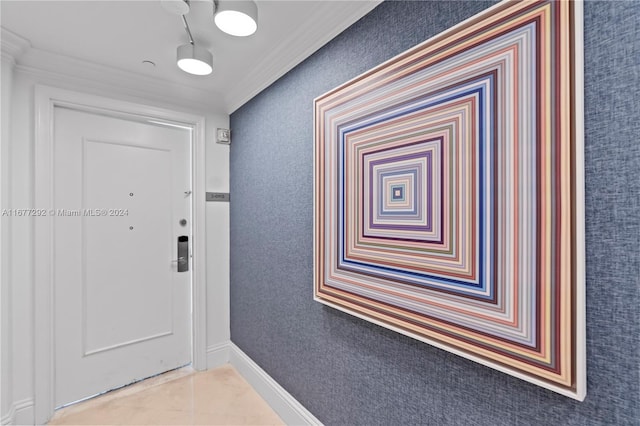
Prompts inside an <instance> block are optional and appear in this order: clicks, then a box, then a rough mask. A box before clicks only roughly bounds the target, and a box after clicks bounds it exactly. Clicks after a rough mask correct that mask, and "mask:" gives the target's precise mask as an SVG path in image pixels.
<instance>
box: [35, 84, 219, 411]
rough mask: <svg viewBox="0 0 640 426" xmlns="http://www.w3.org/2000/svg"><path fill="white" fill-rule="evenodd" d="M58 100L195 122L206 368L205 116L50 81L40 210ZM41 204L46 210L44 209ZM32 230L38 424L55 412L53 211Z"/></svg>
mask: <svg viewBox="0 0 640 426" xmlns="http://www.w3.org/2000/svg"><path fill="white" fill-rule="evenodd" d="M56 106H65V107H71V108H73V109H76V110H80V111H89V112H98V113H101V114H105V115H108V116H115V117H123V116H129V117H131V116H135V117H136V119H139V120H141V121H149V120H152V121H156V122H161V123H167V124H178V125H181V126H187V127H191V129H192V137H191V180H192V184H193V188H192V190H193V196H192V206H191V207H192V215H193V219H192V220H193V222H192V224H193V227H192V235H193V238H192V240H193V242H192V249H193V263H192V269H193V275H192V283H193V284H192V285H193V287H192V292H191V293H192V307H193V308H192V345H193V346H192V360H191V361H192V365H193V367H194V368H195V369H196V370H204V369H206V368H207V357H206V355H207V354H206V346H207V343H206V339H207V330H206V326H207V322H206V319H207V312H206V308H207V305H206V269H205V259H206V253H205V250H206V246H205V235H206V233H205V202H206V196H205V119H204V117H203V116H198V115H192V114H185V113H182V112H177V111H172V110H168V109H163V108H156V107H150V106H146V105H141V104H135V103H131V102H126V101H120V100H116V99H110V98H104V97H100V96H95V95H88V94H84V93H78V92H73V91H70V90H64V89H58V88H54V87H48V86H36V89H35V200H34V201H35V202H34V207H35V209H38V210H39V211H44V212H48V211H49V210H51V209H53V207H54V206H53V200H54V190H53V176H54V163H53V120H54V114H53V110H54V108H55V107H56ZM40 209H42V210H40ZM34 222H35V236H34V241H33V242H34V255H35V256H34V257H35V264H34V274H35V277H34V278H35V285H34V311H35V315H34V337H35V342H34V404H35V421H36V424H42V423H45V422H46V421H47V420H49V419H50V418H51V416H52V415H53V412H54V408H55V403H54V396H55V395H54V389H55V387H54V386H55V375H54V371H55V369H54V366H55V359H54V355H55V352H54V349H53V344H54V299H53V284H54V283H53V267H54V262H53V256H54V250H53V243H54V234H53V229H54V228H53V216H52V215H48V214H47V215H46V216H44V217H36V218H35V219H34Z"/></svg>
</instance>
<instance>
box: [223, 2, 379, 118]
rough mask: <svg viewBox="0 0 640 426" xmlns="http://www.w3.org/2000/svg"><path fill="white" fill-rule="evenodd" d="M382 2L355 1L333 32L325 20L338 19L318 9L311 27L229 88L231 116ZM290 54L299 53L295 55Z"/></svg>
mask: <svg viewBox="0 0 640 426" xmlns="http://www.w3.org/2000/svg"><path fill="white" fill-rule="evenodd" d="M382 1H383V0H369V1H358V2H353V6H354V8H353V9H352V10H351V12H350V13H345V14H344V15H343V16H342V19H341V20H340V22H337V23H335V24H334V25H333V26H332V30H331V31H330V32H327V26H326V21H327V20H329V18H332V19H333V20H335V16H334V12H333V11H332V10H331V9H330V8H319V7H318V6H316V10H315V11H314V12H311V13H310V14H312V15H313V17H314V19H313V21H312V24H311V25H306V26H303V27H300V28H298V29H297V31H295V32H294V33H293V34H292V35H291V37H289V41H288V42H287V43H283V44H281V45H279V46H278V47H277V48H276V49H274V50H273V53H272V54H271V55H269V57H268V58H267V59H265V60H264V61H262V62H261V63H259V64H258V65H257V66H255V67H254V69H253V71H252V72H250V73H247V74H246V75H245V76H244V78H242V79H241V80H239V81H238V83H237V84H236V85H235V86H234V87H232V88H230V90H229V92H228V93H227V95H226V96H225V105H226V106H227V111H228V112H229V114H231V113H232V112H233V111H235V110H236V109H238V108H240V107H241V106H242V105H243V104H245V103H246V102H248V101H249V100H250V99H251V98H253V97H254V96H256V95H257V94H258V93H260V92H262V91H263V90H264V89H266V88H267V87H269V86H270V85H271V84H272V83H274V82H275V81H276V80H278V79H279V78H280V77H282V76H283V75H284V74H286V73H287V72H288V71H290V70H291V69H293V68H294V67H295V66H296V65H298V64H300V63H301V62H302V61H304V60H305V59H307V58H308V57H309V56H311V55H312V54H313V53H314V52H315V51H316V50H318V49H320V48H321V47H322V46H324V45H325V44H326V43H328V42H329V41H331V40H332V39H333V38H334V37H336V36H337V35H338V34H340V33H341V32H343V31H344V30H346V29H347V28H348V27H350V26H351V25H352V24H353V23H355V22H356V21H357V20H358V19H360V18H362V17H363V16H365V15H366V14H367V13H369V12H370V11H371V10H373V9H374V8H375V7H376V6H378V5H379V4H380V3H382ZM290 52H298V53H297V54H294V55H293V56H292V55H291V54H290Z"/></svg>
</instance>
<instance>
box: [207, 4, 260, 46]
mask: <svg viewBox="0 0 640 426" xmlns="http://www.w3.org/2000/svg"><path fill="white" fill-rule="evenodd" d="M216 3H217V8H216V11H215V16H214V18H213V20H214V22H215V23H216V25H217V26H218V28H220V30H222V31H224V32H225V33H227V34H231V35H233V36H238V37H246V36H250V35H251V34H253V33H255V32H256V30H257V29H258V6H257V5H256V3H255V2H254V1H252V0H219V1H217V2H216Z"/></svg>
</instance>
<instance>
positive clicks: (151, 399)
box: [49, 365, 284, 425]
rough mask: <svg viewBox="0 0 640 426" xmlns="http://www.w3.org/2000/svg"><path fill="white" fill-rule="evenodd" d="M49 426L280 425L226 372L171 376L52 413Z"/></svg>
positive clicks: (246, 386) (175, 373)
mask: <svg viewBox="0 0 640 426" xmlns="http://www.w3.org/2000/svg"><path fill="white" fill-rule="evenodd" d="M49 424H50V425H97V424H100V425H177V424H180V425H283V424H284V423H283V422H282V420H281V419H280V418H279V417H278V415H277V414H276V413H275V412H274V411H273V410H272V409H271V407H269V406H268V405H267V403H266V402H265V401H264V400H263V399H262V398H261V397H260V396H259V395H258V394H257V393H256V391H255V390H253V388H252V387H251V386H250V385H249V384H248V383H247V382H246V381H245V380H244V379H243V378H242V376H240V374H239V373H238V372H237V371H236V370H235V369H234V368H233V367H232V366H231V365H225V366H222V367H219V368H215V369H212V370H208V371H201V372H197V371H194V370H193V369H191V368H190V367H185V368H181V369H179V370H174V371H170V372H168V373H165V374H162V375H160V376H156V377H152V378H150V379H147V380H144V381H141V382H138V383H135V384H133V385H130V386H126V387H124V388H121V389H118V390H116V391H113V392H109V393H106V394H104V395H101V396H98V397H95V398H92V399H90V400H87V401H84V402H80V403H78V404H74V405H71V406H69V407H65V408H62V409H60V410H58V411H56V413H55V415H54V416H53V418H52V419H51V421H50V422H49Z"/></svg>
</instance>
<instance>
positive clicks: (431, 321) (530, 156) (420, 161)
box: [314, 1, 586, 400]
mask: <svg viewBox="0 0 640 426" xmlns="http://www.w3.org/2000/svg"><path fill="white" fill-rule="evenodd" d="M581 26H582V10H581V5H580V3H574V2H568V1H535V2H502V3H499V4H497V5H495V6H494V7H492V8H491V9H489V10H487V11H485V12H483V13H481V14H479V15H477V16H475V17H472V18H470V19H468V20H467V21H465V22H463V23H461V24H460V25H458V26H456V27H454V28H453V29H451V30H449V31H447V32H445V33H442V34H440V35H438V36H436V37H434V38H432V39H430V40H427V41H426V42H424V43H422V44H420V45H418V46H416V47H414V48H412V49H410V50H409V51H407V52H404V53H402V54H400V55H399V56H397V57H395V58H393V59H391V60H389V61H387V62H385V63H384V64H382V65H380V66H378V67H376V68H374V69H373V70H371V71H369V72H367V73H365V74H363V75H361V76H358V77H356V78H355V79H353V80H351V81H349V82H347V83H345V84H344V85H342V86H340V87H338V88H336V89H334V90H331V91H329V92H328V93H326V94H324V95H322V96H320V97H318V98H317V99H315V101H314V115H315V116H314V126H315V145H314V166H315V170H314V178H315V188H314V212H315V219H314V222H315V223H314V226H315V230H314V236H315V243H314V246H315V252H314V281H315V282H314V298H315V299H316V300H317V301H319V302H321V303H324V304H326V305H329V306H332V307H335V308H337V309H340V310H342V311H345V312H348V313H350V314H353V315H356V316H358V317H360V318H363V319H366V320H368V321H371V322H373V323H376V324H378V325H381V326H383V327H387V328H389V329H392V330H395V331H398V332H400V333H403V334H406V335H408V336H411V337H414V338H416V339H419V340H422V341H424V342H427V343H429V344H432V345H435V346H437V347H439V348H441V349H444V350H447V351H450V352H453V353H456V354H459V355H461V356H464V357H466V358H469V359H472V360H474V361H477V362H479V363H482V364H484V365H487V366H489V367H492V368H495V369H498V370H500V371H503V372H505V373H508V374H511V375H513V376H516V377H519V378H521V379H524V380H526V381H529V382H531V383H535V384H537V385H540V386H544V387H546V388H549V389H552V390H554V391H556V392H559V393H561V394H563V395H567V396H570V397H572V398H575V399H578V400H583V399H584V397H585V394H586V369H585V365H586V362H585V359H584V358H585V347H584V346H585V324H584V266H583V262H584V230H583V228H584V220H583V215H584V201H583V199H584V195H583V186H584V184H583V179H584V178H583V169H584V166H583V160H582V151H583V141H582V138H583V136H582V122H581V120H582V56H581V54H582V52H581V49H582V46H581V37H582V27H581ZM442 374H446V372H445V371H443V372H442Z"/></svg>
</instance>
